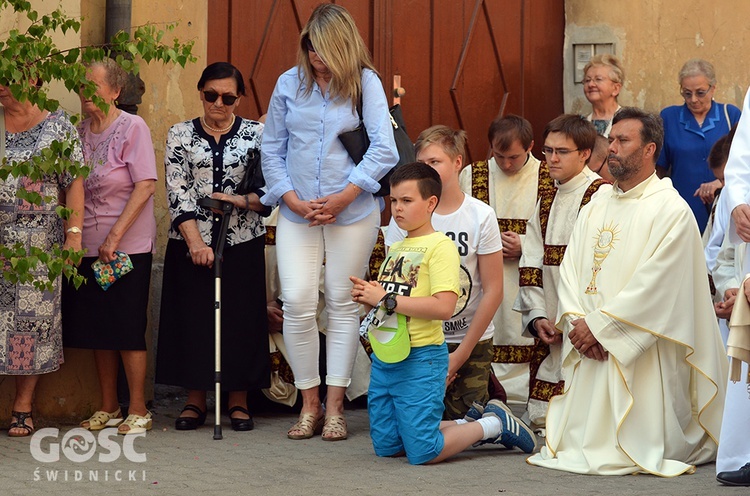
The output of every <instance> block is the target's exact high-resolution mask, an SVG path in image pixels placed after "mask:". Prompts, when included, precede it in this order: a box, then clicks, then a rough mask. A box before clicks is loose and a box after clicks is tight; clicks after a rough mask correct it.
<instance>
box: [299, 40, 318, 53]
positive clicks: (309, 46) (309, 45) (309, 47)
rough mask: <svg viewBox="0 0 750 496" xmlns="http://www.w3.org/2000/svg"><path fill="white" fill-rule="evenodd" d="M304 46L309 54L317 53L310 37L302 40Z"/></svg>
mask: <svg viewBox="0 0 750 496" xmlns="http://www.w3.org/2000/svg"><path fill="white" fill-rule="evenodd" d="M302 46H304V47H305V48H307V51H308V52H312V53H315V47H314V46H313V44H312V41H311V40H310V37H309V36H305V37H304V38H302Z"/></svg>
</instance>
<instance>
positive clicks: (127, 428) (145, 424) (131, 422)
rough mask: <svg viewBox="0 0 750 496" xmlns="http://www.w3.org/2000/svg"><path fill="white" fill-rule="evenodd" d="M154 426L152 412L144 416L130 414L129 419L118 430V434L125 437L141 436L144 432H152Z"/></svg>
mask: <svg viewBox="0 0 750 496" xmlns="http://www.w3.org/2000/svg"><path fill="white" fill-rule="evenodd" d="M152 425H153V422H152V420H151V412H148V413H146V415H143V416H141V415H135V414H130V415H128V418H126V419H125V422H123V423H122V424H120V426H119V427H118V428H117V433H118V434H125V435H127V434H140V433H142V432H146V431H150V430H151V426H152Z"/></svg>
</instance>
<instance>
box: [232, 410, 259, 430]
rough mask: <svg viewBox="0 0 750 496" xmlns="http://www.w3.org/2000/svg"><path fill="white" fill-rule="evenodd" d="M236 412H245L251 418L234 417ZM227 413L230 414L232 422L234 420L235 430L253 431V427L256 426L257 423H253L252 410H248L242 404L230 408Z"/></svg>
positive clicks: (233, 426) (233, 427)
mask: <svg viewBox="0 0 750 496" xmlns="http://www.w3.org/2000/svg"><path fill="white" fill-rule="evenodd" d="M234 412H240V413H244V414H245V415H247V416H248V417H249V418H246V419H244V418H234V417H232V414H233V413H234ZM227 415H229V420H230V422H232V430H233V431H251V430H253V427H255V424H254V423H253V416H252V415H250V412H249V411H247V408H243V407H241V406H233V407H232V408H230V409H229V411H228V412H227Z"/></svg>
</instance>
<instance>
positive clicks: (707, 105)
mask: <svg viewBox="0 0 750 496" xmlns="http://www.w3.org/2000/svg"><path fill="white" fill-rule="evenodd" d="M678 80H679V83H680V94H681V95H682V97H683V98H684V99H685V103H684V104H682V105H674V106H671V107H667V108H665V109H664V110H662V111H661V118H662V119H663V120H664V148H662V151H661V155H660V156H659V160H658V161H657V163H656V172H657V173H658V174H659V176H660V177H665V176H669V177H671V178H672V184H673V185H674V187H675V188H676V189H677V191H678V192H679V193H680V196H682V197H683V198H684V199H685V201H687V202H688V205H690V209H691V210H692V211H693V214H694V215H695V219H696V220H697V221H698V227H699V228H700V230H701V232H702V231H703V230H704V229H705V228H706V223H707V222H708V216H709V213H710V210H711V205H712V203H713V200H714V195H715V193H716V191H717V190H718V189H719V188H721V182H720V181H719V180H718V179H716V178H715V177H714V175H713V173H712V172H711V170H710V169H709V167H708V162H707V161H706V160H707V158H708V154H709V152H710V151H711V147H712V146H713V145H714V143H716V141H717V140H718V139H719V138H721V137H722V136H724V135H726V134H727V133H729V131H730V130H731V129H732V126H734V125H735V124H737V121H739V120H740V109H738V108H737V107H735V106H734V105H730V104H727V103H717V102H715V101H714V92H715V91H716V74H715V72H714V66H713V65H711V63H710V62H707V61H705V60H702V59H691V60H688V61H687V62H685V65H683V66H682V69H680V74H679V78H678Z"/></svg>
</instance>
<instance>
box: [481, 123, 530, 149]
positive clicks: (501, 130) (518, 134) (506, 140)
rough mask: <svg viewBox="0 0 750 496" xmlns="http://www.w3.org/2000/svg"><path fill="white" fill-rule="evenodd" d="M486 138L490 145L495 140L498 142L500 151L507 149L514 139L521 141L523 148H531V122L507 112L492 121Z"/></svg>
mask: <svg viewBox="0 0 750 496" xmlns="http://www.w3.org/2000/svg"><path fill="white" fill-rule="evenodd" d="M487 138H488V139H489V140H490V146H492V144H493V143H494V142H495V141H497V142H498V143H497V146H498V147H499V148H500V149H499V150H498V151H500V152H505V151H507V150H508V149H509V148H510V147H511V146H512V145H513V143H514V142H515V141H516V140H518V141H520V142H521V146H523V149H524V150H528V149H529V148H531V142H532V141H534V130H533V129H532V128H531V123H530V122H529V121H527V120H526V119H524V118H523V117H520V116H517V115H513V114H508V115H506V116H504V117H498V118H497V119H495V120H494V121H492V124H490V130H489V131H488V132H487Z"/></svg>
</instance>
